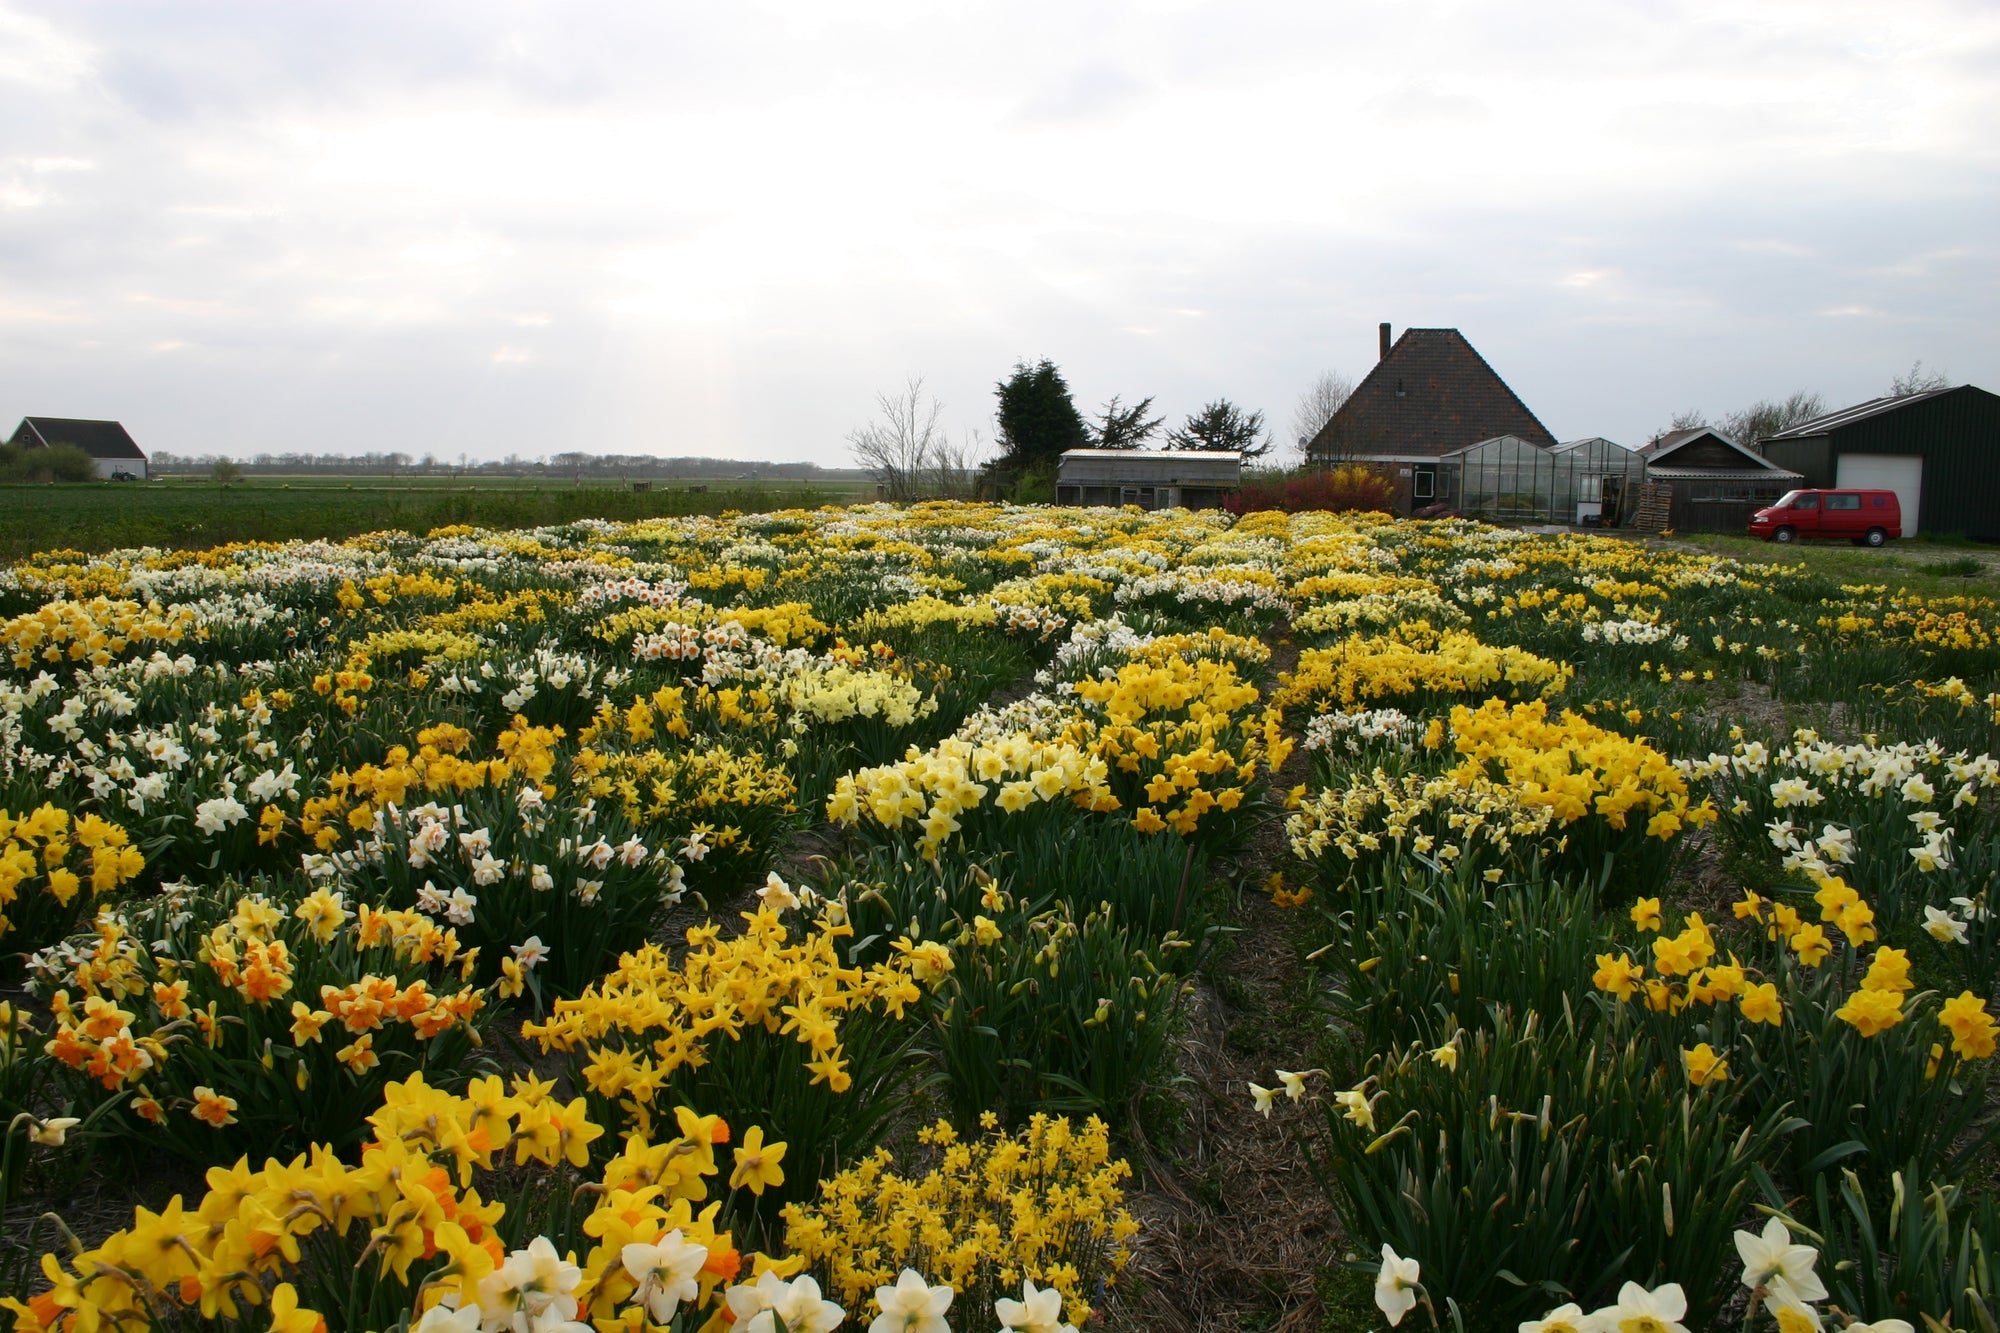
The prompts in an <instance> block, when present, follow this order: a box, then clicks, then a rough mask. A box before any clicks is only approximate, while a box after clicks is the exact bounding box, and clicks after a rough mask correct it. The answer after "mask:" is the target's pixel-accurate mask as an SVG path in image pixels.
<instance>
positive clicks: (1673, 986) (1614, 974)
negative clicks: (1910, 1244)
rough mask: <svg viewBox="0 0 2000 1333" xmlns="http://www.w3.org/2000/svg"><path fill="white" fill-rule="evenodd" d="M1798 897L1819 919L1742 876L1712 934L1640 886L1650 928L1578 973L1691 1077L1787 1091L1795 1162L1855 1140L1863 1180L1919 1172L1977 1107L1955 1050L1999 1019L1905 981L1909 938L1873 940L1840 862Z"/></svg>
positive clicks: (1747, 1091)
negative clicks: (1728, 922)
mask: <svg viewBox="0 0 2000 1333" xmlns="http://www.w3.org/2000/svg"><path fill="white" fill-rule="evenodd" d="M1812 904H1813V906H1814V907H1815V908H1816V909H1817V913H1816V915H1817V919H1812V917H1813V915H1814V914H1813V913H1812V912H1809V911H1806V910H1801V909H1799V908H1795V907H1794V906H1793V905H1792V904H1791V903H1788V902H1786V901H1784V900H1783V899H1773V898H1767V897H1764V896H1763V895H1760V894H1758V893H1756V892H1755V891H1754V890H1745V891H1744V895H1743V897H1742V898H1741V899H1740V900H1739V901H1738V902H1737V903H1735V904H1734V905H1733V908H1732V915H1733V917H1734V918H1735V920H1736V921H1737V922H1738V923H1740V925H1738V926H1737V927H1736V928H1735V929H1734V930H1733V931H1731V932H1730V933H1729V935H1728V937H1727V938H1726V939H1723V938H1718V935H1717V932H1716V928H1715V927H1712V926H1710V925H1709V924H1708V923H1707V922H1706V921H1704V920H1703V919H1702V917H1701V916H1700V914H1698V913H1689V914H1687V915H1686V916H1685V917H1684V918H1683V921H1682V924H1681V926H1680V927H1679V928H1677V929H1669V926H1668V914H1667V913H1665V912H1664V910H1663V909H1662V906H1661V901H1660V900H1659V899H1658V898H1646V897H1642V898H1640V899H1639V900H1638V901H1637V902H1636V903H1634V904H1633V905H1632V907H1631V909H1630V911H1629V913H1628V914H1627V915H1628V916H1629V918H1630V921H1631V923H1632V928H1633V930H1634V931H1635V932H1636V933H1637V934H1638V935H1639V936H1640V937H1642V938H1644V937H1646V936H1650V937H1651V938H1650V939H1649V940H1646V941H1645V942H1644V943H1643V944H1640V945H1637V946H1636V947H1624V948H1620V947H1616V946H1613V947H1611V948H1609V949H1607V950H1606V951H1604V952H1601V953H1599V954H1598V955H1597V959H1596V962H1597V970H1596V971H1595V973H1594V974H1593V975H1592V977H1591V984H1592V985H1593V986H1594V987H1595V988H1596V990H1597V991H1599V992H1600V993H1601V994H1603V995H1604V996H1605V997H1606V998H1607V1000H1609V1001H1610V1002H1612V1003H1613V1004H1614V1005H1615V1006H1617V1007H1619V1008H1621V1009H1622V1008H1625V1007H1628V1006H1629V1007H1631V1008H1632V1009H1633V1010H1635V1011H1641V1012H1643V1015H1644V1026H1645V1028H1646V1029H1647V1030H1649V1031H1651V1032H1652V1033H1653V1035H1654V1037H1655V1039H1656V1040H1657V1041H1658V1042H1659V1043H1660V1045H1661V1049H1662V1050H1663V1052H1664V1053H1666V1054H1667V1055H1668V1056H1669V1057H1670V1058H1673V1059H1674V1060H1676V1062H1677V1063H1679V1064H1680V1065H1681V1066H1682V1068H1683V1069H1684V1071H1685V1074H1686V1077H1687V1079H1688V1081H1689V1082H1690V1083H1691V1084H1694V1085H1697V1086H1699V1085H1704V1084H1709V1083H1718V1084H1720V1083H1729V1084H1730V1085H1731V1086H1732V1087H1738V1086H1740V1092H1738V1093H1734V1094H1732V1095H1733V1096H1737V1097H1740V1098H1742V1099H1744V1100H1745V1101H1746V1103H1747V1104H1749V1105H1752V1106H1757V1107H1763V1108H1769V1107H1774V1106H1777V1105H1780V1104H1790V1105H1791V1107H1792V1109H1793V1111H1794V1112H1795V1113H1796V1114H1798V1115H1800V1116H1801V1117H1803V1118H1804V1120H1805V1121H1806V1122H1807V1123H1806V1124H1805V1125H1804V1126H1802V1127H1801V1129H1800V1130H1799V1132H1798V1133H1796V1134H1795V1135H1793V1136H1792V1139H1791V1142H1790V1145H1789V1148H1790V1153H1791V1156H1792V1157H1793V1158H1794V1160H1795V1161H1796V1162H1797V1163H1800V1164H1808V1163H1810V1162H1812V1161H1813V1160H1815V1159H1816V1158H1817V1157H1818V1156H1819V1154H1821V1153H1824V1152H1828V1151H1832V1150H1838V1149H1841V1147H1842V1145H1847V1144H1853V1145H1858V1146H1859V1148H1860V1149H1861V1150H1863V1153H1864V1154H1865V1155H1860V1154H1857V1158H1858V1160H1857V1161H1856V1162H1854V1163H1850V1165H1851V1166H1856V1167H1859V1168H1860V1169H1862V1170H1865V1171H1867V1172H1869V1173H1870V1174H1871V1175H1873V1176H1874V1178H1876V1179H1882V1178H1885V1177H1886V1174H1887V1172H1889V1171H1893V1170H1896V1169H1899V1168H1901V1167H1903V1166H1906V1165H1908V1164H1909V1163H1911V1162H1916V1163H1917V1164H1918V1165H1919V1168H1920V1170H1922V1171H1923V1172H1925V1173H1928V1172H1929V1171H1931V1170H1932V1169H1934V1168H1936V1167H1938V1166H1940V1165H1942V1164H1943V1163H1944V1162H1945V1161H1947V1160H1948V1158H1949V1157H1950V1156H1951V1155H1952V1154H1953V1153H1954V1151H1955V1144H1956V1143H1957V1142H1958V1141H1959V1140H1960V1138H1961V1136H1962V1135H1963V1134H1964V1133H1965V1132H1966V1130H1967V1129H1968V1127H1969V1126H1970V1125H1971V1123H1972V1120H1973V1118H1974V1117H1975V1116H1977V1115H1978V1114H1979V1111H1980V1108H1981V1106H1982V1105H1983V1103H1982V1101H1981V1100H1980V1099H1979V1098H1977V1097H1973V1096H1970V1095H1968V1094H1967V1087H1968V1086H1976V1082H1975V1079H1983V1071H1982V1070H1980V1069H1979V1068H1978V1067H1977V1066H1975V1065H1973V1064H1971V1063H1969V1062H1973V1061H1984V1060H1986V1059H1989V1058H1990V1057H1991V1056H1992V1055H1993V1054H1994V1051H1995V1045H1996V1039H1997V1038H2000V1023H1996V1021H1995V1020H1994V1018H1993V1017H1992V1016H1991V1015H1990V1014H1988V1012H1987V1010H1986V1006H1985V1003H1984V1002H1983V1001H1982V1000H1981V999H1979V998H1978V997H1977V996H1975V995H1973V994H1972V992H1970V991H1966V992H1964V993H1963V994H1961V995H1960V996H1959V997H1958V998H1957V999H1955V1000H1948V1001H1942V1002H1941V1001H1940V997H1939V996H1938V995H1937V993H1936V992H1932V991H1921V992H1920V991H1918V990H1917V989H1916V981H1915V980H1914V979H1913V977H1912V974H1911V973H1912V969H1911V962H1910V958H1909V955H1908V953H1907V952H1906V951H1905V950H1903V949H1900V948H1895V947H1890V946H1886V945H1880V944H1879V943H1878V942H1877V941H1878V937H1877V931H1876V928H1875V924H1874V913H1873V912H1872V911H1871V910H1870V908H1869V905H1868V904H1867V902H1866V901H1864V900H1863V899H1862V898H1861V897H1860V895H1859V894H1858V893H1856V891H1855V890H1854V889H1853V888H1852V887H1851V886H1850V885H1848V884H1847V883H1846V882H1845V881H1844V880H1842V879H1840V878H1839V877H1838V876H1830V875H1822V876H1820V878H1819V887H1818V889H1817V890H1816V891H1815V892H1814V893H1813V895H1812ZM1870 946H1874V947H1873V948H1872V949H1871V947H1870ZM1913 1020H1921V1021H1913ZM1847 1151H1849V1152H1852V1151H1853V1150H1852V1149H1848V1150H1847Z"/></svg>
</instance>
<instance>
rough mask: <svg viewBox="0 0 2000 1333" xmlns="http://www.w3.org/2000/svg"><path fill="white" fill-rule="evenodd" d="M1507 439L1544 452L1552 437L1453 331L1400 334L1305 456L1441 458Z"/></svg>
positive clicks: (1413, 330) (1312, 443)
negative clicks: (1515, 438)
mask: <svg viewBox="0 0 2000 1333" xmlns="http://www.w3.org/2000/svg"><path fill="white" fill-rule="evenodd" d="M1496 435H1514V436H1518V437H1520V438H1521V439H1523V440H1526V441H1528V442H1529V443H1530V444H1536V445H1540V446H1541V447H1542V448H1545V449H1546V448H1549V447H1551V446H1553V445H1554V444H1555V442H1556V437H1555V436H1554V435H1552V434H1550V433H1549V429H1548V427H1546V426H1544V425H1543V424H1542V423H1541V422H1540V421H1539V420H1537V419H1536V417H1535V414H1534V413H1533V412H1530V411H1529V410H1528V405H1527V404H1526V403H1523V402H1522V401H1521V400H1520V399H1519V398H1518V397H1516V396H1515V394H1514V391H1513V390H1512V389H1510V388H1508V387H1507V382H1506V381H1505V380H1503V379H1501V378H1500V376H1499V375H1497V374H1495V373H1494V370H1493V367H1491V366H1489V365H1487V364H1486V359H1485V358H1484V357H1482V356H1480V355H1479V353H1478V352H1476V351H1474V350H1473V347H1472V344H1471V343H1469V342H1467V341H1466V340H1465V335H1464V334H1462V333H1460V332H1459V331H1458V330H1457V329H1404V330H1403V336H1402V337H1400V338H1398V339H1396V343H1395V346H1393V347H1391V348H1390V349H1389V354H1388V355H1387V356H1385V357H1383V358H1382V359H1381V360H1380V361H1378V362H1376V363H1375V367H1374V369H1372V370H1370V371H1369V372H1368V375H1367V378H1365V379H1363V380H1362V381H1361V383H1360V384H1358V385H1356V386H1355V389H1354V392H1353V393H1352V394H1351V395H1349V396H1348V399H1347V401H1346V402H1345V403H1343V404H1342V405H1341V408H1340V410H1339V411H1338V412H1335V413H1334V414H1333V419H1332V420H1330V421H1328V422H1327V423H1326V425H1325V426H1324V427H1322V428H1321V430H1320V432H1319V434H1317V435H1315V436H1314V437H1313V439H1312V442H1311V444H1310V445H1308V446H1307V453H1308V454H1310V455H1315V456H1332V457H1353V456H1368V455H1375V454H1392V455H1395V454H1401V455H1409V454H1415V455H1430V456H1437V455H1441V454H1448V453H1450V452H1452V451H1453V450H1455V449H1463V448H1465V447H1466V446H1467V445H1471V444H1477V443H1479V441H1481V440H1490V439H1492V438H1493V437H1494V436H1496Z"/></svg>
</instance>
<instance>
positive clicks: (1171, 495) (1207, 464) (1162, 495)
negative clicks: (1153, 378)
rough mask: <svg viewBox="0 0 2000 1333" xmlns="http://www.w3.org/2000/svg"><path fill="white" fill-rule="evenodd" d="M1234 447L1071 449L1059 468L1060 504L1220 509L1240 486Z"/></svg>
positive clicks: (1238, 457)
mask: <svg viewBox="0 0 2000 1333" xmlns="http://www.w3.org/2000/svg"><path fill="white" fill-rule="evenodd" d="M1242 474H1243V455H1242V453H1240V452H1239V451H1237V450H1234V449H1215V450H1200V449H1070V450H1068V451H1066V452H1065V453H1064V454H1063V455H1062V458H1061V459H1060V461H1059V463H1058V465H1057V469H1056V503H1057V504H1062V505H1114V506H1115V505H1138V506H1139V507H1140V508H1141V509H1174V508H1182V509H1220V508H1221V507H1222V501H1223V499H1224V497H1226V496H1228V495H1229V494H1230V493H1231V492H1233V491H1235V489H1236V488H1237V486H1238V485H1240V484H1241V482H1242Z"/></svg>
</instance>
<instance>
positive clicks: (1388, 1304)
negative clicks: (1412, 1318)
mask: <svg viewBox="0 0 2000 1333" xmlns="http://www.w3.org/2000/svg"><path fill="white" fill-rule="evenodd" d="M1421 1280H1422V1274H1421V1272H1420V1271H1419V1269H1418V1266H1417V1261H1416V1260H1415V1259H1405V1258H1403V1257H1401V1256H1400V1255H1398V1254H1397V1253H1396V1251H1395V1250H1393V1249H1391V1248H1390V1247H1389V1246H1388V1245H1384V1246H1383V1247H1382V1267H1381V1270H1380V1271H1379V1272H1377V1273H1376V1275H1375V1308H1376V1309H1378V1310H1380V1311H1381V1312H1382V1313H1383V1315H1384V1316H1385V1317H1386V1318H1387V1319H1388V1320H1389V1327H1391V1328H1394V1327H1395V1326H1396V1325H1398V1324H1400V1323H1402V1322H1403V1316H1404V1315H1406V1314H1408V1313H1409V1312H1410V1311H1412V1310H1414V1309H1416V1308H1417V1295H1416V1290H1417V1284H1418V1282H1419V1281H1421ZM1676 1290H1679V1289H1678V1288H1676ZM1683 1333H1685V1331H1683Z"/></svg>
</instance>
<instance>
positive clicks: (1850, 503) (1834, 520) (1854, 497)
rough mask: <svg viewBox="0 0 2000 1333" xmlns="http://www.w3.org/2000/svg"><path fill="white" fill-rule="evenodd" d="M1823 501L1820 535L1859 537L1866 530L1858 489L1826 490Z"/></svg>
mask: <svg viewBox="0 0 2000 1333" xmlns="http://www.w3.org/2000/svg"><path fill="white" fill-rule="evenodd" d="M1823 503H1824V505H1825V507H1824V508H1823V509H1821V510H1820V520H1819V525H1820V526H1819V531H1820V535H1821V536H1822V537H1859V536H1860V535H1861V534H1862V533H1864V532H1866V531H1867V530H1868V527H1867V516H1866V515H1865V514H1863V513H1862V512H1861V493H1860V492H1859V491H1828V492H1827V494H1826V499H1825V501H1824V502H1823Z"/></svg>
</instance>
